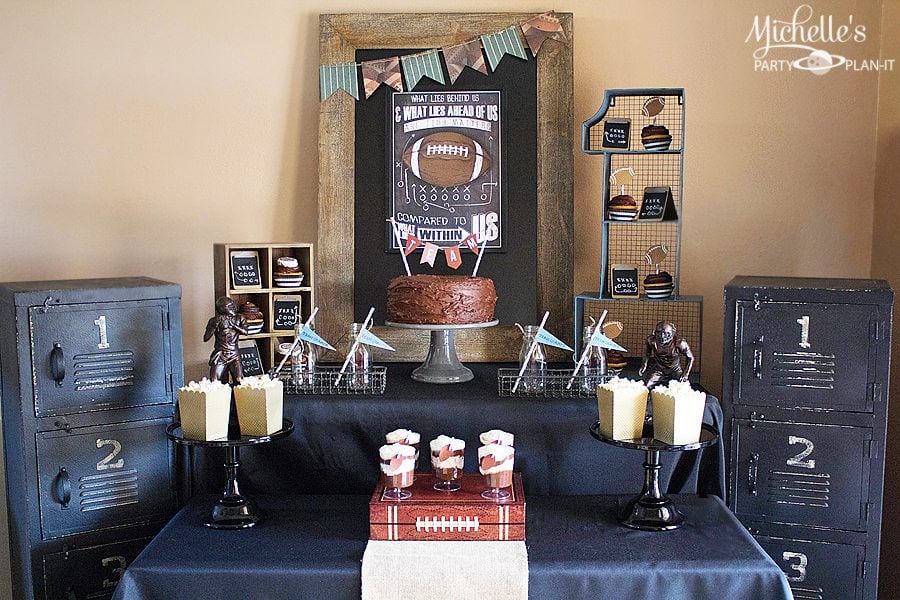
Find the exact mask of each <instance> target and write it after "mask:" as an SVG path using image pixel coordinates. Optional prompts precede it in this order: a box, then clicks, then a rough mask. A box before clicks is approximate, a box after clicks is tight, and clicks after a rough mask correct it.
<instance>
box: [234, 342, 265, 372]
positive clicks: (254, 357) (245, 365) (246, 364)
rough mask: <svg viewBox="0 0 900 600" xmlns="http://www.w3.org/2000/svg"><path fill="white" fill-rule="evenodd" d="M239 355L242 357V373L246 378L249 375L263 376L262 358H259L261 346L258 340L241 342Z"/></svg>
mask: <svg viewBox="0 0 900 600" xmlns="http://www.w3.org/2000/svg"><path fill="white" fill-rule="evenodd" d="M238 354H239V355H240V357H241V371H242V373H243V375H244V376H245V377H246V376H248V375H262V374H263V373H264V371H263V364H262V358H261V357H260V356H259V346H257V345H256V340H239V341H238Z"/></svg>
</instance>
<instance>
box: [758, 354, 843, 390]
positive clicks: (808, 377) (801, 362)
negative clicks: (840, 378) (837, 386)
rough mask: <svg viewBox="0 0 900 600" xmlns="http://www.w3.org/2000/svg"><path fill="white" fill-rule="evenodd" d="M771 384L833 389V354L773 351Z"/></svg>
mask: <svg viewBox="0 0 900 600" xmlns="http://www.w3.org/2000/svg"><path fill="white" fill-rule="evenodd" d="M772 357H773V362H772V385H777V386H779V387H790V388H814V389H819V390H831V389H834V369H835V357H834V354H819V353H818V352H773V353H772Z"/></svg>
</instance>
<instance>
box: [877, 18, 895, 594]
mask: <svg viewBox="0 0 900 600" xmlns="http://www.w3.org/2000/svg"><path fill="white" fill-rule="evenodd" d="M882 23H884V24H885V28H884V31H883V32H882V37H881V40H882V41H881V44H882V45H881V55H882V57H884V58H900V3H897V2H885V3H884V16H883V19H882ZM888 23H892V24H893V25H892V26H890V27H889V26H888V25H887V24H888ZM898 100H900V74H898V73H885V74H882V76H881V77H880V79H879V88H878V143H877V150H876V152H877V159H876V174H875V211H876V214H877V218H876V219H875V224H874V228H873V235H872V276H873V277H878V278H881V279H887V280H888V281H890V283H891V286H892V287H893V288H894V290H895V301H894V307H895V308H894V323H893V327H894V331H893V334H894V335H893V363H892V364H891V393H890V394H888V398H890V404H889V406H888V443H887V452H886V456H887V457H888V460H887V464H886V466H885V484H884V497H885V499H886V500H885V502H884V521H883V522H884V524H885V525H884V526H883V527H882V534H881V571H880V572H879V590H880V593H879V597H881V598H900V528H898V527H897V526H896V525H897V523H900V506H898V505H897V503H896V502H893V501H891V500H890V499H891V498H896V497H897V494H900V464H898V461H897V457H898V456H900V438H898V436H897V433H898V431H900V402H898V400H897V394H898V392H900V322H898V318H897V315H898V314H900V313H898V310H897V305H898V302H900V250H898V247H897V244H898V242H900V204H898V202H897V200H898V197H900V192H898V190H900V101H898Z"/></svg>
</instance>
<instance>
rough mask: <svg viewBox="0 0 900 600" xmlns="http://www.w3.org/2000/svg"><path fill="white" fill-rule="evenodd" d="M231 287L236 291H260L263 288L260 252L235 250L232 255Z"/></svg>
mask: <svg viewBox="0 0 900 600" xmlns="http://www.w3.org/2000/svg"><path fill="white" fill-rule="evenodd" d="M231 287H232V288H234V289H248V288H254V289H259V288H261V287H262V275H260V270H259V252H257V251H256V250H234V251H233V252H232V253H231Z"/></svg>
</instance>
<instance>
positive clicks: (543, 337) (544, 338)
mask: <svg viewBox="0 0 900 600" xmlns="http://www.w3.org/2000/svg"><path fill="white" fill-rule="evenodd" d="M534 339H536V340H537V341H538V342H540V343H542V344H547V345H548V346H555V347H557V348H562V349H563V350H568V351H569V352H573V350H572V348H571V347H569V345H568V344H566V343H565V342H564V341H562V340H561V339H559V338H558V337H556V336H555V335H553V334H552V333H550V332H549V331H547V330H546V329H544V328H543V327H541V328H539V329H538V331H537V333H536V334H534Z"/></svg>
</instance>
